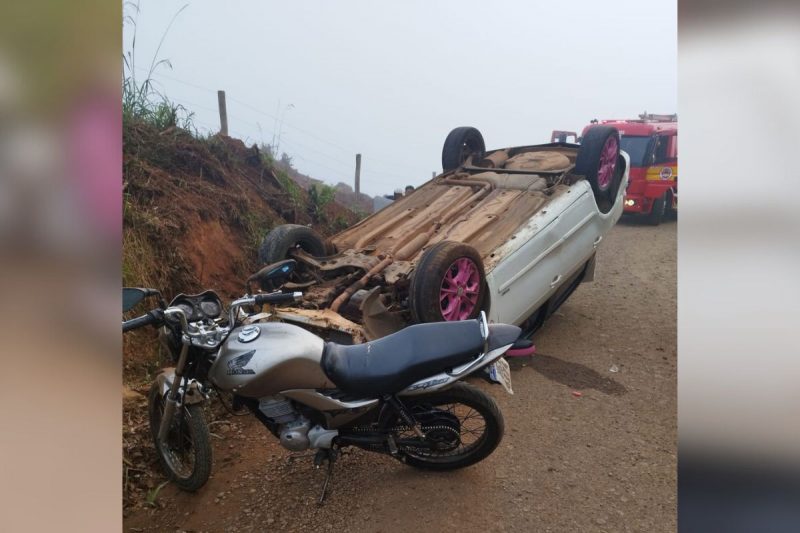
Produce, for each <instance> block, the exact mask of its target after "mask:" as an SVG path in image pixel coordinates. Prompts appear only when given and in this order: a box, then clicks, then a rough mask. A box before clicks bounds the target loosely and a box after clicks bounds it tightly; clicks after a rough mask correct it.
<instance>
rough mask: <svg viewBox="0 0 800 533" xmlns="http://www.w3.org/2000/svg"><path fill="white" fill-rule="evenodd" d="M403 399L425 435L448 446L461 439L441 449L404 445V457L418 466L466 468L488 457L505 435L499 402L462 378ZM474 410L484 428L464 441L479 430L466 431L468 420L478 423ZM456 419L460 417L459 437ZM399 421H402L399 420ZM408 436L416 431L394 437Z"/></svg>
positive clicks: (428, 468) (407, 461) (440, 468)
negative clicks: (408, 447) (419, 448)
mask: <svg viewBox="0 0 800 533" xmlns="http://www.w3.org/2000/svg"><path fill="white" fill-rule="evenodd" d="M400 401H401V402H402V403H403V405H405V406H406V408H407V409H409V410H410V411H411V413H412V414H413V415H414V416H415V418H417V422H418V423H419V424H420V425H421V429H422V431H423V432H425V433H426V435H428V436H430V437H431V438H438V439H440V440H444V441H445V442H443V444H445V445H448V446H449V447H451V446H452V445H454V444H456V440H457V442H458V446H457V447H456V448H454V449H448V450H442V451H441V452H439V451H432V450H424V451H420V450H416V451H413V450H410V449H404V450H403V455H402V460H403V461H404V462H405V463H406V464H408V465H410V466H413V467H415V468H422V469H426V470H440V471H441V470H455V469H458V468H464V467H466V466H470V465H473V464H475V463H477V462H479V461H482V460H483V459H485V458H486V457H488V456H489V455H490V454H491V453H492V452H493V451H494V449H495V448H497V446H498V445H499V444H500V441H501V440H502V439H503V431H504V425H505V423H504V421H503V415H502V413H501V412H500V409H499V408H498V407H497V404H496V403H495V402H494V400H493V399H492V398H491V397H490V396H488V395H487V394H485V393H484V392H483V391H481V390H480V389H477V388H475V387H473V386H471V385H468V384H466V383H463V382H459V383H456V384H455V385H453V386H452V387H450V388H448V389H446V390H443V391H440V392H434V393H431V394H425V395H419V396H408V397H404V398H401V399H400ZM445 406H446V408H445ZM471 412H474V413H477V414H478V415H479V417H478V418H480V419H482V420H483V422H484V424H483V431H482V432H481V434H480V435H479V436H478V437H477V438H475V440H474V441H472V442H470V443H468V444H466V445H464V438H465V437H470V438H472V437H474V433H472V432H474V431H477V430H476V429H472V430H470V429H467V432H468V433H466V434H464V428H465V423H467V422H471V426H474V425H475V421H476V419H475V418H473V416H472V415H471V414H470V413H471ZM459 413H463V414H459ZM426 418H427V421H426ZM455 419H458V431H459V435H458V437H457V439H456V436H455V432H456V424H455ZM396 422H397V423H400V421H399V420H397V421H396ZM407 436H412V438H413V433H410V434H409V435H396V436H395V438H396V439H397V440H402V439H403V438H407Z"/></svg>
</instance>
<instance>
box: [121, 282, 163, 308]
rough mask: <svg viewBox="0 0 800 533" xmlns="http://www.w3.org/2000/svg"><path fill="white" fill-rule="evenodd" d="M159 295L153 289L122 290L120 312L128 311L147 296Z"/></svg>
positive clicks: (130, 288) (131, 288)
mask: <svg viewBox="0 0 800 533" xmlns="http://www.w3.org/2000/svg"><path fill="white" fill-rule="evenodd" d="M160 295H161V293H160V292H158V291H157V290H155V289H140V288H137V287H123V288H122V312H123V313H124V312H126V311H130V310H131V309H133V308H134V307H135V306H136V304H138V303H139V302H141V301H142V300H144V299H145V298H147V297H148V296H160Z"/></svg>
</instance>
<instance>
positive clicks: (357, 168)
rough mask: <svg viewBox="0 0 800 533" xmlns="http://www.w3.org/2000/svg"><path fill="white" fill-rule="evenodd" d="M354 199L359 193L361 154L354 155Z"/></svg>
mask: <svg viewBox="0 0 800 533" xmlns="http://www.w3.org/2000/svg"><path fill="white" fill-rule="evenodd" d="M355 190H356V198H358V194H359V193H360V192H361V154H356V186H355Z"/></svg>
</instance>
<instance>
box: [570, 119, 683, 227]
mask: <svg viewBox="0 0 800 533" xmlns="http://www.w3.org/2000/svg"><path fill="white" fill-rule="evenodd" d="M599 124H602V125H606V126H613V127H615V128H617V130H619V134H620V137H621V148H622V149H623V150H624V151H625V152H627V154H628V156H630V159H631V167H630V181H629V182H628V188H627V189H626V190H625V201H624V206H625V207H624V212H625V213H638V214H640V215H643V216H645V218H646V221H647V222H648V223H650V224H652V225H654V226H655V225H658V224H660V223H661V221H662V220H663V219H664V216H665V215H667V214H669V215H676V214H677V209H678V115H677V114H675V115H654V114H648V113H643V114H641V115H639V118H638V119H636V120H601V121H596V120H593V121H592V123H591V124H589V125H588V126H586V127H585V128H584V129H583V133H582V136H583V135H586V132H587V131H588V130H589V129H590V128H592V127H594V126H596V125H599Z"/></svg>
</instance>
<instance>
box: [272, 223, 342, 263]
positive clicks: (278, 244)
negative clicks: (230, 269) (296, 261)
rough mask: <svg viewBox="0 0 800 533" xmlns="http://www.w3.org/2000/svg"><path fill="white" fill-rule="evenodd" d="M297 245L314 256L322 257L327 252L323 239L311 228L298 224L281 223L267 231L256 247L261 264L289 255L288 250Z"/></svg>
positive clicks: (276, 260)
mask: <svg viewBox="0 0 800 533" xmlns="http://www.w3.org/2000/svg"><path fill="white" fill-rule="evenodd" d="M296 246H299V247H300V248H302V249H303V250H305V251H306V252H308V253H309V254H311V255H313V256H314V257H324V256H326V255H328V254H327V252H328V245H327V244H326V243H325V240H324V239H323V238H322V237H321V236H320V235H319V233H317V232H316V231H314V230H313V229H311V228H309V227H308V226H301V225H299V224H283V225H281V226H278V227H276V228H274V229H273V230H272V231H270V232H269V233H267V236H266V237H264V240H262V241H261V246H260V247H259V248H258V260H259V261H261V263H262V264H265V265H266V264H270V263H277V262H278V261H283V260H284V259H287V258H288V257H289V251H290V250H291V249H292V248H295V247H296Z"/></svg>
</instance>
